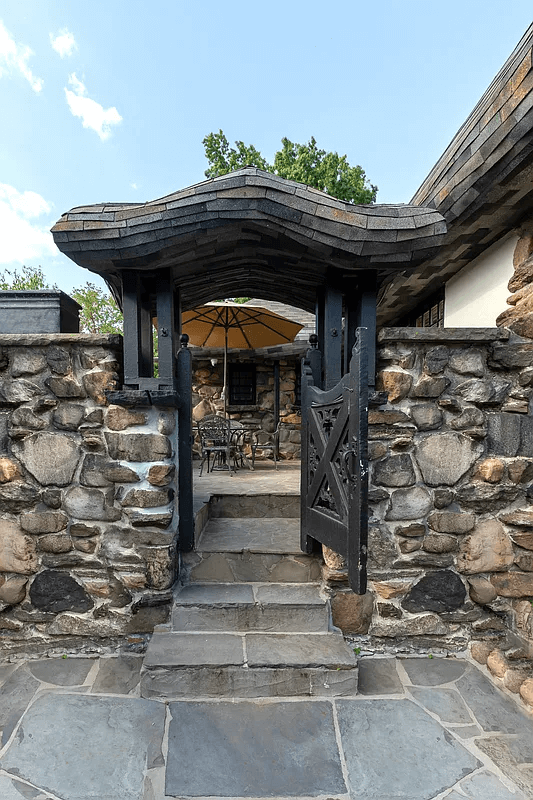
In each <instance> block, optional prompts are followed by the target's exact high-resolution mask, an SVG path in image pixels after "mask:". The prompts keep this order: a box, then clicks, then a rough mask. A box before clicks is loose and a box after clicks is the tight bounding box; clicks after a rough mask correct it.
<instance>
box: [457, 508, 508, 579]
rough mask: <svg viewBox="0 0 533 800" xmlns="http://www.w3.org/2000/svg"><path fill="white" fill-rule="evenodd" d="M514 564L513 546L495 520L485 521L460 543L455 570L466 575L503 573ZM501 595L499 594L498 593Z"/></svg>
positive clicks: (499, 523) (501, 526)
mask: <svg viewBox="0 0 533 800" xmlns="http://www.w3.org/2000/svg"><path fill="white" fill-rule="evenodd" d="M513 562H514V551H513V545H512V543H511V540H510V538H509V536H508V535H507V534H506V532H505V530H504V528H503V525H502V524H501V522H499V521H498V520H497V519H494V518H493V519H486V520H483V521H482V522H479V523H478V525H476V528H475V530H474V532H473V533H472V534H471V535H470V536H467V537H466V539H464V540H463V541H462V542H461V550H460V553H459V556H458V558H457V569H458V570H459V572H462V573H466V574H476V573H480V572H504V571H505V570H507V569H508V568H509V567H510V566H511V564H512V563H513ZM500 593H501V592H500Z"/></svg>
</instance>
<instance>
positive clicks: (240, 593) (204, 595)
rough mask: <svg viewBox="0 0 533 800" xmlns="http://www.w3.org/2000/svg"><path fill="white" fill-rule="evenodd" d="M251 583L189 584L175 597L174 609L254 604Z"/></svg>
mask: <svg viewBox="0 0 533 800" xmlns="http://www.w3.org/2000/svg"><path fill="white" fill-rule="evenodd" d="M254 602H255V599H254V592H253V589H252V584H251V583H189V584H188V585H187V586H184V587H183V588H182V589H181V590H180V592H179V593H178V594H177V595H176V598H175V600H174V607H179V606H202V605H206V606H209V607H212V606H214V605H224V606H227V605H241V604H244V603H247V604H248V603H254Z"/></svg>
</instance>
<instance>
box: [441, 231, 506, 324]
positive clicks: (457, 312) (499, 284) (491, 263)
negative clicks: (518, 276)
mask: <svg viewBox="0 0 533 800" xmlns="http://www.w3.org/2000/svg"><path fill="white" fill-rule="evenodd" d="M517 242H518V234H515V233H511V234H509V235H508V236H506V237H505V238H504V239H502V240H500V241H499V242H497V243H496V244H494V245H493V246H492V247H490V248H489V249H488V250H486V251H485V252H484V253H483V254H482V255H481V256H479V257H478V258H476V259H474V261H472V262H471V263H470V264H468V266H466V267H464V269H462V270H461V272H459V273H458V274H457V275H454V277H453V278H450V280H449V281H448V282H447V283H446V286H445V302H444V327H445V328H476V327H477V328H482V327H493V326H494V325H495V324H496V318H497V317H498V315H499V314H501V313H502V311H504V310H505V308H506V307H507V306H506V299H507V297H508V296H509V289H508V287H507V284H508V283H509V280H510V278H511V276H512V274H513V254H514V250H515V247H516V244H517Z"/></svg>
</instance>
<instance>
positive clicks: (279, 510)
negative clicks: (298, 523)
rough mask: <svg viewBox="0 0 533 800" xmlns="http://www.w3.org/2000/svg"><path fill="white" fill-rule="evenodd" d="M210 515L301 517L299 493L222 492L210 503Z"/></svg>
mask: <svg viewBox="0 0 533 800" xmlns="http://www.w3.org/2000/svg"><path fill="white" fill-rule="evenodd" d="M209 516H210V517H211V518H214V517H231V518H238V517H254V518H258V517H268V518H280V517H281V518H284V519H287V518H292V519H299V517H300V495H299V494H250V495H246V494H220V495H214V496H212V497H211V499H210V503H209Z"/></svg>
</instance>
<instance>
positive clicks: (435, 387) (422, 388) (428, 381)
mask: <svg viewBox="0 0 533 800" xmlns="http://www.w3.org/2000/svg"><path fill="white" fill-rule="evenodd" d="M449 385H450V381H449V379H448V378H445V377H444V375H441V376H439V377H438V378H434V377H432V376H431V375H422V376H421V377H420V378H419V379H418V381H417V382H416V384H415V385H414V387H413V392H412V394H413V396H414V397H440V395H441V394H442V393H443V391H444V390H445V389H446V388H447V387H448V386H449Z"/></svg>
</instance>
